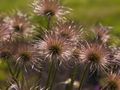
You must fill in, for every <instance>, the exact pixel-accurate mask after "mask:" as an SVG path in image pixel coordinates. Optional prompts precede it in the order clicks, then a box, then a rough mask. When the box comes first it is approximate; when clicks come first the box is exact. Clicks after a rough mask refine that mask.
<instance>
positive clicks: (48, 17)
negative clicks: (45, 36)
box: [47, 16, 51, 29]
mask: <svg viewBox="0 0 120 90" xmlns="http://www.w3.org/2000/svg"><path fill="white" fill-rule="evenodd" d="M47 20H48V23H47V29H50V22H51V16H47Z"/></svg>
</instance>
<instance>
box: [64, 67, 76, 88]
mask: <svg viewBox="0 0 120 90" xmlns="http://www.w3.org/2000/svg"><path fill="white" fill-rule="evenodd" d="M77 69H78V65H76V66H74V68H73V71H72V74H71V82H70V85H68V88H66V90H73V84H74V81H75V77H76V75H77Z"/></svg>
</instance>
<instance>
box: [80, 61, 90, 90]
mask: <svg viewBox="0 0 120 90" xmlns="http://www.w3.org/2000/svg"><path fill="white" fill-rule="evenodd" d="M89 68H90V63H88V64H86V66H85V67H84V72H83V74H82V76H81V79H80V85H79V88H78V90H82V87H83V84H84V81H85V79H86V76H87V74H88V71H89Z"/></svg>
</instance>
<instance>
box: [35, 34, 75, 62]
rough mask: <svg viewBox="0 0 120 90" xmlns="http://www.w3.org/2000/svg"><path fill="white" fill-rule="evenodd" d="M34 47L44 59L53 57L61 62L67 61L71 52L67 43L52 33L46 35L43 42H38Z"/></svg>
mask: <svg viewBox="0 0 120 90" xmlns="http://www.w3.org/2000/svg"><path fill="white" fill-rule="evenodd" d="M36 46H37V47H38V49H39V53H40V54H41V55H42V56H43V57H44V58H49V59H51V58H53V57H54V58H55V59H56V60H60V61H62V62H63V61H67V60H69V58H70V56H71V52H72V51H73V48H71V45H70V44H69V42H67V41H65V40H64V39H63V38H60V37H58V36H57V35H56V34H54V33H53V32H49V33H46V34H45V36H44V37H43V40H39V41H38V42H37V45H36Z"/></svg>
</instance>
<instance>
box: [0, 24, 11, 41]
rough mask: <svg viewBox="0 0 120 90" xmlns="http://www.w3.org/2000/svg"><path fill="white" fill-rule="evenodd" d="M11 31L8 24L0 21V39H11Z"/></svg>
mask: <svg viewBox="0 0 120 90" xmlns="http://www.w3.org/2000/svg"><path fill="white" fill-rule="evenodd" d="M10 35H11V31H10V30H9V28H8V26H7V25H6V24H5V23H4V22H2V23H0V41H6V40H7V41H8V40H9V39H10Z"/></svg>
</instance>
